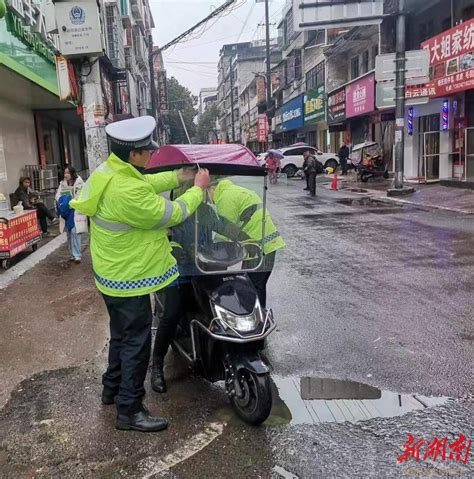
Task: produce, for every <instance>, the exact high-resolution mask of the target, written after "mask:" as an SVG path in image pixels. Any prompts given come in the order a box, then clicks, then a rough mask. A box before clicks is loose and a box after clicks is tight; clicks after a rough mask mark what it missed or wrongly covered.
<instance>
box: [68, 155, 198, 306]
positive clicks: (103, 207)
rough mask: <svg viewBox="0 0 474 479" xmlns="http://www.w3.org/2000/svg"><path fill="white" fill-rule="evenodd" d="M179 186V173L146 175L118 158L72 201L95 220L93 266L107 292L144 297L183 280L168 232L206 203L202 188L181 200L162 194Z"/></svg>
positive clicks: (112, 157) (101, 168) (94, 175)
mask: <svg viewBox="0 0 474 479" xmlns="http://www.w3.org/2000/svg"><path fill="white" fill-rule="evenodd" d="M178 185H179V181H178V177H177V174H176V172H169V173H158V174H155V175H142V174H141V173H140V172H139V171H137V170H136V169H135V168H134V167H133V166H132V165H130V164H128V163H125V162H124V161H122V160H120V159H119V158H118V157H117V156H115V155H114V154H112V155H110V157H109V158H108V160H107V161H106V162H105V163H103V164H102V165H100V166H99V167H98V168H97V169H96V170H95V171H94V172H93V173H92V175H91V176H90V178H89V179H88V180H87V182H86V183H85V185H84V187H83V188H82V191H81V194H80V196H79V198H78V199H77V200H72V201H71V203H70V205H71V207H72V208H74V209H76V210H77V211H79V212H81V213H83V214H85V215H87V216H89V217H90V218H91V255H92V265H93V268H94V274H95V281H96V285H97V288H98V289H99V290H100V291H101V292H102V293H104V294H106V295H109V296H118V297H130V296H142V295H145V294H149V293H152V292H154V291H157V290H159V289H162V288H164V287H166V286H167V285H169V284H170V283H172V282H173V281H174V280H175V279H176V278H177V277H178V268H177V266H176V260H175V259H174V258H173V255H172V254H171V246H170V243H169V241H168V237H167V228H169V227H171V226H174V225H177V224H178V223H181V222H182V221H184V220H185V219H186V218H187V217H188V216H189V215H191V214H193V213H194V211H195V210H196V209H197V208H198V206H199V205H200V204H201V202H202V200H203V192H202V190H201V188H199V187H196V186H193V187H192V188H190V189H189V190H187V191H186V193H184V194H183V195H182V196H180V197H179V198H178V199H176V200H175V201H169V200H167V199H165V198H163V197H162V196H160V195H159V193H162V192H164V191H169V190H171V189H173V188H176V187H177V186H178Z"/></svg>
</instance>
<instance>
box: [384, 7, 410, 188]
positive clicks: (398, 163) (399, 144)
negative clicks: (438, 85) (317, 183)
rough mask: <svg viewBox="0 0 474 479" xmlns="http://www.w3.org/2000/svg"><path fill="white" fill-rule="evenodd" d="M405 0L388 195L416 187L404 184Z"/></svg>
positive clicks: (399, 25) (400, 26) (399, 35)
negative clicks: (391, 181)
mask: <svg viewBox="0 0 474 479" xmlns="http://www.w3.org/2000/svg"><path fill="white" fill-rule="evenodd" d="M405 13H406V12H405V0H398V17H397V38H396V43H397V45H396V56H395V63H396V76H395V184H394V186H395V188H392V189H389V190H388V192H387V194H388V196H397V195H403V194H408V193H412V192H413V191H414V188H405V187H404V185H403V170H404V154H405V151H404V149H405V142H404V135H405V64H406V56H405V49H406V45H405V44H406V28H405V26H406V18H405Z"/></svg>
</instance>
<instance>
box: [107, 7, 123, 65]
mask: <svg viewBox="0 0 474 479" xmlns="http://www.w3.org/2000/svg"><path fill="white" fill-rule="evenodd" d="M105 19H106V33H107V51H108V56H109V58H110V61H111V62H112V64H113V65H114V66H115V67H116V68H123V67H124V66H125V52H124V42H123V39H125V38H126V36H124V32H123V27H122V22H121V19H120V18H119V11H118V9H117V7H116V5H114V4H112V5H106V6H105Z"/></svg>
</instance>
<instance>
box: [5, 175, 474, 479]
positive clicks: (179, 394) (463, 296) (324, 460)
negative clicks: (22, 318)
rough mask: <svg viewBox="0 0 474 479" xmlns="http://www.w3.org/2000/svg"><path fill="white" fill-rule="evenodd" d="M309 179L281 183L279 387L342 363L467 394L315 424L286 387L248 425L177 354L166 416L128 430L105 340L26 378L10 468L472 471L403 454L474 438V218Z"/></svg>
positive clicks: (275, 359) (382, 378)
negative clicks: (154, 425)
mask: <svg viewBox="0 0 474 479" xmlns="http://www.w3.org/2000/svg"><path fill="white" fill-rule="evenodd" d="M301 188H302V186H301V182H299V181H293V182H292V181H290V182H288V185H283V184H279V185H276V186H274V187H272V188H271V190H270V196H269V198H270V209H271V211H272V213H273V217H274V220H275V222H276V223H277V224H278V227H279V230H280V231H281V233H282V235H283V236H284V238H285V240H286V242H287V248H286V249H285V250H284V251H283V252H282V253H281V254H279V255H278V260H277V265H276V269H275V271H274V273H273V275H272V278H271V280H270V284H269V298H270V299H269V303H270V304H271V305H272V307H273V309H274V312H275V316H276V318H277V320H278V324H279V325H278V329H277V331H276V332H275V333H274V334H273V336H272V338H271V340H270V342H269V351H268V356H269V358H270V360H271V362H272V364H273V366H274V376H275V381H276V387H280V388H281V389H280V396H281V398H283V399H285V400H286V398H287V397H288V398H289V397H290V396H291V394H289V391H288V390H286V386H285V384H288V383H289V382H293V383H295V384H299V382H300V379H301V378H337V379H349V380H352V381H359V382H361V383H365V384H369V385H372V386H375V387H377V388H380V389H382V390H384V391H392V392H396V393H404V394H406V395H408V396H409V395H413V394H417V395H424V396H432V395H434V396H446V397H451V398H455V399H456V400H453V401H451V400H449V401H446V402H445V403H444V404H443V405H441V406H436V407H428V408H423V407H421V408H419V409H418V410H417V411H413V412H408V413H406V414H404V415H402V416H395V417H379V418H377V417H376V416H377V414H374V416H375V418H373V419H370V420H366V421H360V422H356V423H350V422H344V423H338V424H337V423H324V424H314V422H317V421H313V423H311V424H310V421H308V424H305V419H304V415H303V419H302V420H301V421H296V418H297V417H300V416H301V414H300V413H301V411H298V410H295V408H298V407H300V408H303V407H306V406H307V403H305V404H299V405H298V403H296V406H295V404H290V401H289V400H288V401H286V404H285V402H283V400H282V399H280V398H278V396H277V397H276V400H275V408H274V412H273V414H272V417H271V420H270V422H269V424H268V425H266V426H263V427H260V428H251V427H249V426H246V425H245V424H243V423H241V422H240V421H239V420H238V419H236V418H235V416H234V415H233V413H232V410H231V409H230V408H229V406H228V402H227V399H226V397H225V396H224V394H223V393H222V390H221V389H220V388H219V387H216V386H212V385H209V384H207V383H205V382H204V381H202V380H200V379H199V378H195V377H192V376H190V375H189V374H188V372H187V371H186V368H185V367H183V365H182V364H180V363H179V361H177V360H176V358H173V357H171V358H170V362H169V363H168V365H167V369H166V372H167V375H169V376H172V378H173V379H172V381H171V384H170V386H171V388H170V391H169V393H168V394H166V395H165V396H164V397H157V396H156V395H155V394H153V393H150V394H148V396H147V404H148V406H149V407H150V409H151V410H152V411H154V412H160V413H162V414H163V415H165V416H166V417H168V418H169V419H170V422H171V427H170V429H169V430H168V431H166V432H164V433H159V434H151V435H143V434H140V433H124V432H119V431H115V430H114V428H113V425H114V411H113V408H112V409H111V408H104V407H102V406H100V405H99V402H98V397H99V393H100V385H99V381H100V373H101V371H102V369H103V366H104V359H105V358H104V356H103V355H99V357H97V358H95V360H94V361H93V362H91V363H89V364H88V365H87V366H86V365H79V366H77V367H73V368H69V369H60V370H56V371H50V372H48V371H46V372H43V373H39V374H37V375H35V376H33V377H31V378H28V379H25V380H24V381H23V382H22V383H20V384H19V385H18V386H17V387H16V388H15V391H14V392H13V394H12V397H11V399H10V401H9V402H8V404H7V405H6V406H5V408H4V409H3V410H2V412H1V413H0V477H2V478H3V477H32V476H34V477H170V478H174V477H176V478H188V477H242V478H244V477H245V478H246V477H275V478H278V477H286V478H293V477H295V476H296V477H300V478H306V477H308V478H310V477H376V476H378V477H400V476H401V477H420V476H429V475H431V476H436V475H438V476H441V475H443V476H444V475H451V476H457V477H459V476H463V477H472V475H473V473H474V471H473V466H472V464H473V458H472V457H470V460H468V462H467V464H466V465H463V464H462V463H460V462H456V461H449V460H447V461H445V462H442V461H438V462H437V463H435V464H434V463H433V462H432V461H420V462H416V461H410V462H407V463H401V464H400V463H398V462H397V460H396V458H397V456H398V455H400V454H401V453H402V451H403V449H402V446H403V444H404V442H405V440H406V437H407V434H408V433H410V434H412V435H413V436H415V438H417V439H421V438H424V439H426V440H432V439H433V438H434V437H436V436H437V437H438V438H444V437H447V438H448V441H449V442H451V441H453V440H454V439H456V438H458V437H459V435H460V434H464V435H465V436H467V438H468V439H473V438H474V427H473V424H474V420H473V419H474V418H473V416H474V415H473V412H474V403H473V400H472V392H473V381H472V377H473V374H472V373H473V364H474V362H473V359H474V358H473V349H472V346H473V343H472V341H473V339H474V332H473V329H472V318H473V317H474V295H473V294H472V291H473V282H474V280H473V273H474V254H473V247H474V241H473V240H474V219H473V218H472V216H464V215H455V214H452V213H449V214H448V213H441V212H427V211H421V210H417V209H412V208H408V207H404V208H400V207H392V206H389V205H385V204H384V205H379V204H376V203H374V204H371V203H369V204H366V205H359V204H352V200H350V199H348V198H346V197H345V195H344V194H343V193H342V194H340V193H339V194H335V193H333V192H330V191H328V190H326V189H324V188H323V187H320V188H319V189H318V197H317V198H316V199H314V200H313V199H311V198H309V197H307V196H305V194H304V192H303V191H302V190H301ZM275 391H277V389H275ZM347 414H350V412H349V413H347ZM291 418H293V422H297V423H298V424H292V423H291ZM473 454H474V452H473V451H471V456H472V455H473Z"/></svg>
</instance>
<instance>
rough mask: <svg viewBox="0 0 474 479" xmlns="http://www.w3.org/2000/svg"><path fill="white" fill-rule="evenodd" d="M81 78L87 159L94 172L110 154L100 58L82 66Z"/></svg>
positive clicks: (90, 169)
mask: <svg viewBox="0 0 474 479" xmlns="http://www.w3.org/2000/svg"><path fill="white" fill-rule="evenodd" d="M81 78H82V104H83V105H84V110H83V111H84V130H85V136H86V151H87V160H88V163H89V172H90V173H92V172H93V171H94V170H95V169H96V168H97V167H98V166H99V165H100V164H101V163H102V162H103V161H104V160H105V158H107V156H108V155H109V146H108V142H107V135H106V133H105V118H104V112H105V106H104V100H103V95H102V80H101V72H100V60H99V58H96V59H95V60H94V59H89V61H88V62H86V63H85V64H83V65H82V66H81Z"/></svg>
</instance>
